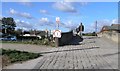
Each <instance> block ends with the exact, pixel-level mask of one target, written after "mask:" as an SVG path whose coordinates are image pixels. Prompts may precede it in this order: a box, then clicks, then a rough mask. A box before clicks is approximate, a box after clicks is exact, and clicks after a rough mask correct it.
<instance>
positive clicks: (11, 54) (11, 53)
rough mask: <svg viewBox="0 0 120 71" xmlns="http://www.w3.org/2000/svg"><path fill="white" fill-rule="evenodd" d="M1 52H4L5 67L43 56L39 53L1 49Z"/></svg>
mask: <svg viewBox="0 0 120 71" xmlns="http://www.w3.org/2000/svg"><path fill="white" fill-rule="evenodd" d="M0 51H2V66H3V67H4V66H7V65H9V64H12V63H16V62H22V61H27V60H30V59H35V58H38V57H40V56H41V55H40V54H38V53H30V52H25V51H17V50H5V49H0Z"/></svg>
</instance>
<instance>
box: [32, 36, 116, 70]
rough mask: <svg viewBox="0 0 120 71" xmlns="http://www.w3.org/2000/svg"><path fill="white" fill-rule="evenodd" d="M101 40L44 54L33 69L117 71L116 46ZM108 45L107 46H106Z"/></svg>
mask: <svg viewBox="0 0 120 71" xmlns="http://www.w3.org/2000/svg"><path fill="white" fill-rule="evenodd" d="M111 43H112V42H107V41H105V40H104V39H101V38H95V39H88V38H87V39H85V40H84V41H83V43H82V44H81V45H71V46H64V47H59V48H57V49H55V50H52V51H51V52H48V53H44V54H45V55H44V57H43V59H41V60H40V61H39V63H37V65H36V66H35V68H34V69H118V46H117V45H116V44H113V43H112V44H111ZM108 44H109V45H108Z"/></svg>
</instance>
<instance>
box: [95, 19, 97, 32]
mask: <svg viewBox="0 0 120 71" xmlns="http://www.w3.org/2000/svg"><path fill="white" fill-rule="evenodd" d="M95 33H97V21H96V22H95Z"/></svg>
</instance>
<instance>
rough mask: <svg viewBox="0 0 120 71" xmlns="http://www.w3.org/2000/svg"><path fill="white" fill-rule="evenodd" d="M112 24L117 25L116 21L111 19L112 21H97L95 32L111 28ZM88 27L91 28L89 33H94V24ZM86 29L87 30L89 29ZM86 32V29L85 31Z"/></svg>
mask: <svg viewBox="0 0 120 71" xmlns="http://www.w3.org/2000/svg"><path fill="white" fill-rule="evenodd" d="M112 24H118V19H113V20H108V19H103V20H98V21H97V31H98V32H99V31H100V30H101V29H102V27H103V26H111V25H112ZM89 27H91V31H95V22H94V23H92V24H91V25H90V26H89ZM89 27H87V28H89ZM86 31H88V29H87V30H86Z"/></svg>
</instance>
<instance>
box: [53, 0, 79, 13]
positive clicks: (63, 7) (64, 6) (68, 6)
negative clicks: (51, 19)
mask: <svg viewBox="0 0 120 71" xmlns="http://www.w3.org/2000/svg"><path fill="white" fill-rule="evenodd" d="M53 8H55V9H57V10H59V11H62V12H69V13H76V12H77V10H76V9H75V8H74V7H73V5H72V3H69V2H56V3H54V4H53Z"/></svg>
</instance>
